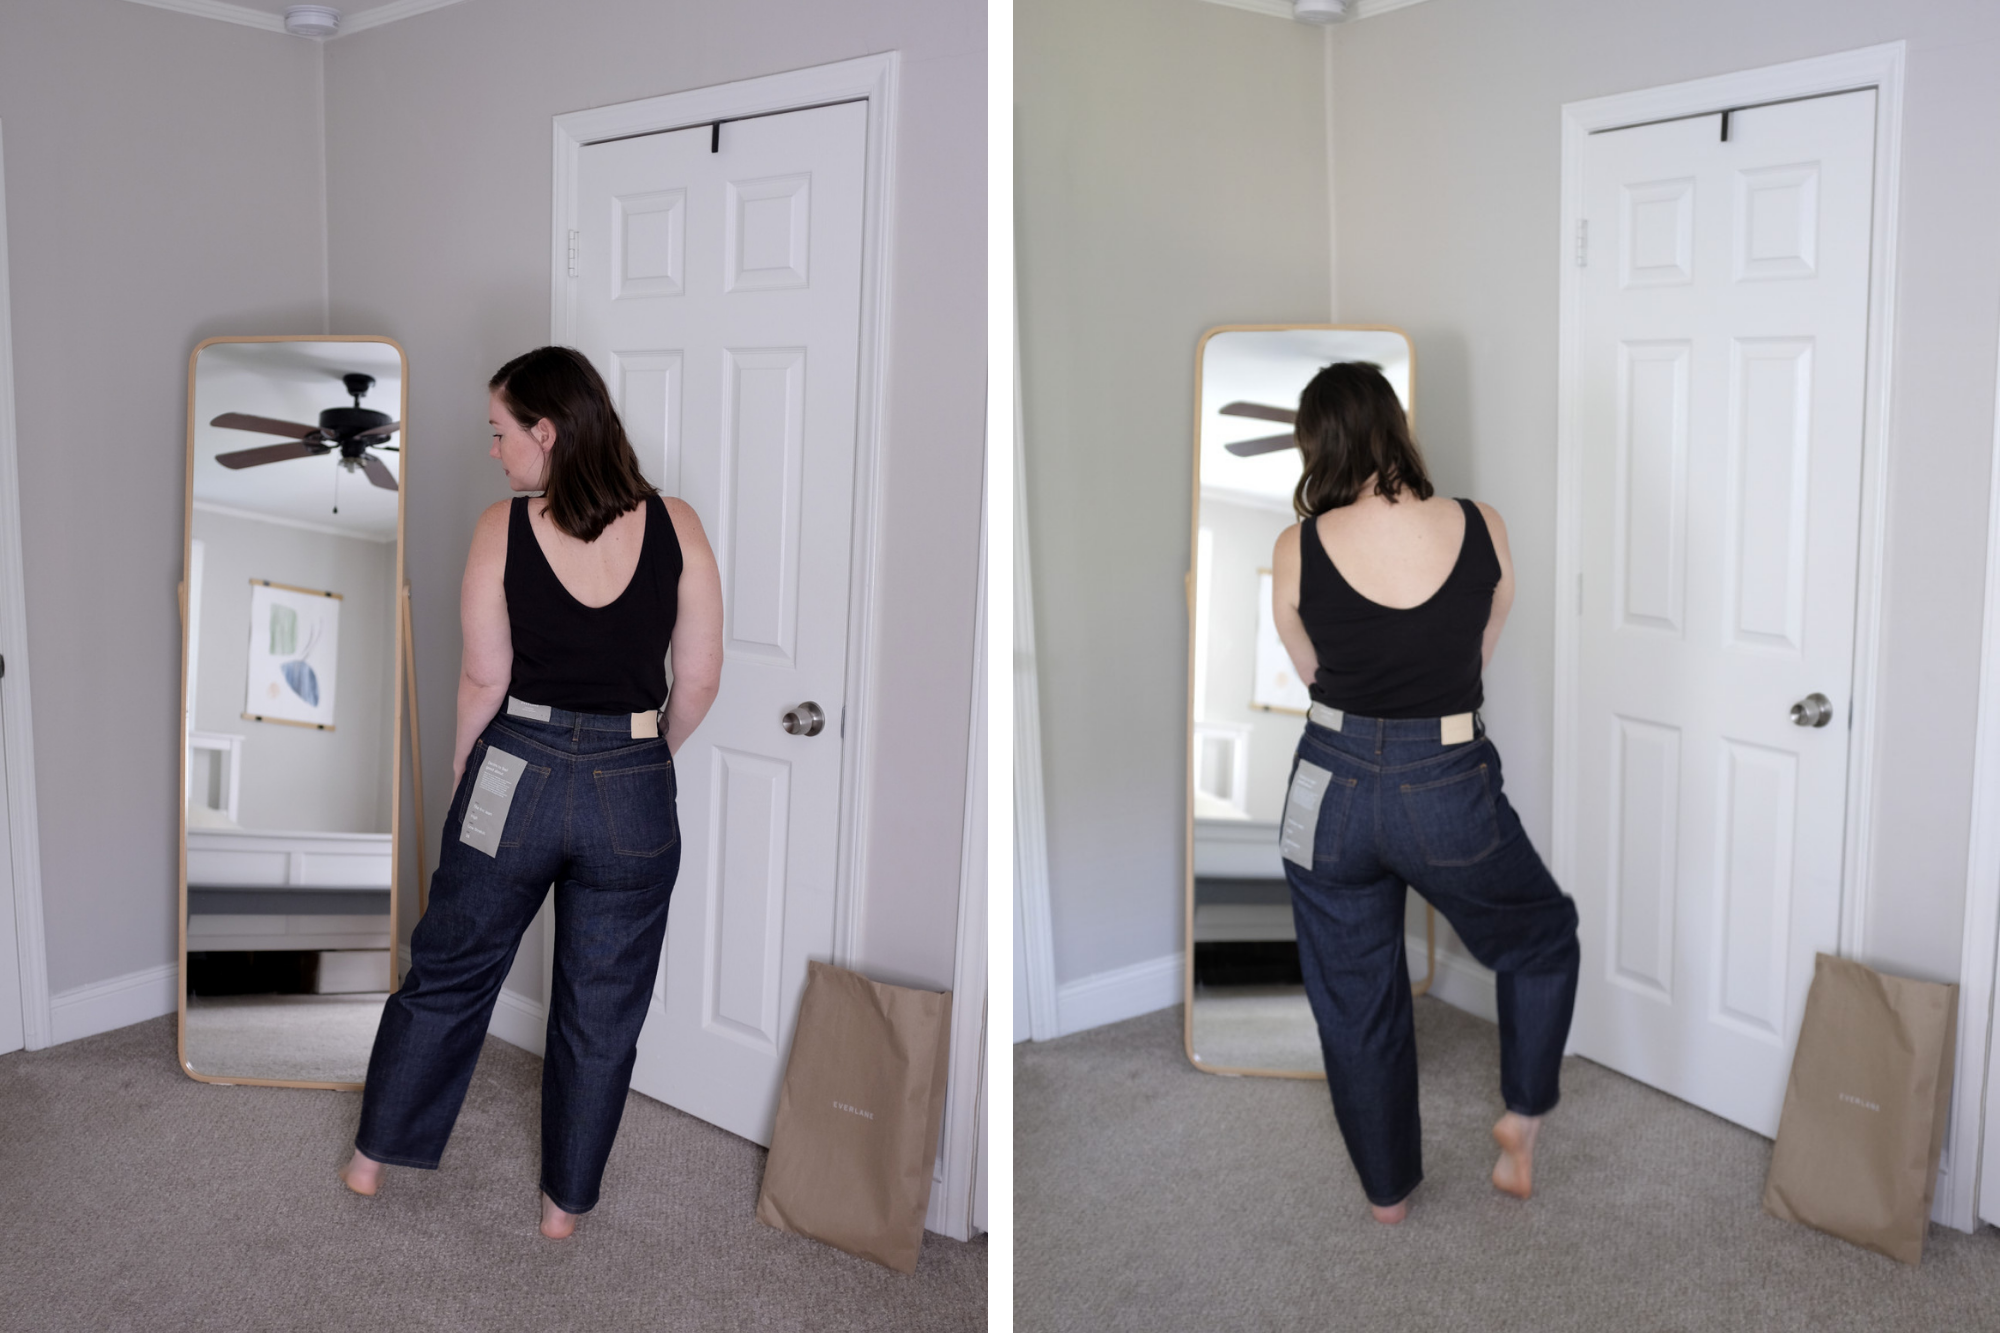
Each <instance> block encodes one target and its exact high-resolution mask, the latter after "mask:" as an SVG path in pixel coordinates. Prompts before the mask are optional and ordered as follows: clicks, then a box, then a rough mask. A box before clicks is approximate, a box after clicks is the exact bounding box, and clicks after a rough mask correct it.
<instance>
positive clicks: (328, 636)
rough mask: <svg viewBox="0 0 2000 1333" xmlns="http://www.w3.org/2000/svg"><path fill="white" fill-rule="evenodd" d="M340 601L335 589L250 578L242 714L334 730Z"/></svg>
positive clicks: (248, 716)
mask: <svg viewBox="0 0 2000 1333" xmlns="http://www.w3.org/2000/svg"><path fill="white" fill-rule="evenodd" d="M340 602H341V596H340V594H339V593H337V592H322V591H318V590H316V589H313V588H295V587H292V586H291V585H290V584H285V583H272V582H270V581H269V580H268V579H252V580H250V645H249V651H250V659H249V669H248V670H247V671H246V672H245V688H244V696H245V697H244V701H243V716H244V717H245V718H247V719H248V720H250V721H252V722H287V723H290V724H292V725H294V726H301V727H315V728H318V729H319V730H321V731H332V730H333V701H334V686H335V684H336V680H337V673H338V665H339V661H340Z"/></svg>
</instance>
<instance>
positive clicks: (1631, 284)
mask: <svg viewBox="0 0 2000 1333" xmlns="http://www.w3.org/2000/svg"><path fill="white" fill-rule="evenodd" d="M1723 133H1724V131H1723V118H1722V117H1721V116H1720V115H1713V116H1705V117H1699V118H1694V119H1688V120H1679V121H1672V122H1668V123H1664V124H1657V125H1651V126H1643V127H1639V128H1634V129H1626V130H1616V131H1610V132H1603V133H1599V134H1595V135H1593V136H1592V137H1591V138H1590V140H1589V143H1588V147H1587V148H1586V150H1585V162H1584V172H1585V180H1584V200H1585V211H1586V217H1587V219H1588V238H1589V250H1588V271H1587V273H1586V274H1585V276H1584V296H1583V304H1584V310H1583V341H1582V346H1581V350H1582V362H1581V371H1582V377H1581V395H1580V397H1579V400H1578V403H1579V422H1580V424H1581V427H1582V431H1581V440H1582V444H1583V449H1582V463H1581V469H1580V475H1579V480H1580V483H1581V493H1582V513H1583V527H1582V537H1583V542H1582V554H1583V559H1582V569H1583V571H1584V572H1583V586H1582V588H1581V589H1580V590H1579V592H1578V594H1577V595H1578V597H1579V599H1580V600H1579V611H1580V615H1581V617H1582V632H1581V635H1580V642H1581V653H1580V667H1581V671H1580V676H1579V686H1580V689H1579V696H1578V701H1577V707H1578V709H1579V714H1578V719H1577V721H1578V726H1577V736H1578V762H1579V764H1580V766H1581V770H1580V771H1581V774H1582V781H1581V782H1580V783H1579V784H1578V792H1579V798H1578V821H1577V829H1578V834H1577V837H1578V843H1577V852H1578V855H1577V857H1576V859H1575V862H1574V864H1575V866H1576V872H1575V873H1576V877H1577V882H1576V883H1573V884H1569V885H1566V886H1565V887H1566V888H1568V889H1569V891H1570V892H1571V893H1573V894H1574V895H1575V896H1576V899H1577V905H1578V908H1579V910H1580V912H1581V915H1582V919H1583V950H1584V970H1583V980H1582V987H1581V992H1580V994H1579V997H1578V1004H1577V1016H1576V1025H1575V1037H1574V1043H1575V1048H1576V1049H1577V1050H1578V1051H1580V1052H1581V1053H1582V1054H1584V1055H1587V1056H1589V1057H1590V1058H1592V1059H1594V1060H1597V1061H1599V1062H1600V1063H1603V1064H1607V1065H1610V1066H1611V1067H1612V1068H1614V1069H1617V1070H1620V1071H1621V1072H1623V1073H1626V1074H1629V1075H1631V1076H1632V1077H1634V1078H1637V1079H1640V1080H1641V1081H1643V1082H1646V1083H1649V1084H1652V1085H1653V1086H1655V1087H1658V1088H1661V1089H1664V1090H1665V1091H1667V1092H1670V1093H1673V1094H1674V1095H1675V1096H1678V1097H1681V1098H1684V1099H1686V1100H1688V1101H1690V1102H1693V1103H1695V1104H1696V1105H1698V1106H1701V1107H1704V1108H1705V1109H1707V1110H1710V1111H1712V1112H1714V1113H1715V1114H1717V1115H1720V1116H1723V1117H1725V1118H1727V1119H1729V1120H1732V1121H1735V1122H1736V1123H1738V1124H1741V1125H1745V1126H1747V1127H1749V1128H1751V1129H1754V1130H1756V1131H1758V1132H1759V1133H1763V1134H1773V1133H1775V1132H1776V1129H1777V1123H1778V1112H1779V1108H1780V1105H1781V1103H1782V1101H1783V1096H1784V1086H1785V1079H1786V1074H1787V1071H1788V1070H1789V1068H1790V1065H1791V1056H1792V1048H1793V1044H1794V1042H1795V1040H1796V1038H1797V1032H1798V1023H1799V1017H1800V1011H1801V1009H1802V1007H1803V1004H1804V999H1805V992H1806V988H1807V986H1808V984H1809V983H1810V981H1811V979H1812V970H1813V968H1812V960H1813V954H1814V953H1815V952H1816V951H1820V950H1824V951H1827V952H1833V951H1834V950H1835V948H1836V946H1837V942H1838V939H1839V920H1840V892H1841V887H1840V886H1841V857H1842V849H1843V846H1844V843H1845V838H1844V829H1845V821H1846V778H1847V750H1848V744H1849V718H1850V701H1851V697H1852V690H1851V682H1852V674H1853V668H1852V659H1853V648H1854V618H1855V577H1856V575H1855V571H1856V556H1857V542H1858V531H1859V521H1860V496H1861V442H1862V392H1863V384H1864V380H1865V375H1864V371H1865V353H1866V319H1867V308H1868V264H1869V230H1870V217H1871V193H1872V189H1873V183H1872V171H1873V158H1874V141H1875V94H1874V92H1873V91H1862V92H1855V93H1848V94H1843V95H1840V96H1834V97H1824V98H1816V99H1813V100H1808V101H1800V102H1793V103H1787V104H1783V105H1774V106H1767V107H1759V108H1754V109H1751V110H1747V111H1738V112H1735V113H1733V114H1731V115H1730V116H1729V117H1728V127H1727V139H1726V140H1725V138H1724V137H1723ZM1814 695H1819V696H1823V697H1824V698H1825V700H1826V701H1827V707H1828V710H1829V713H1830V722H1829V723H1828V724H1827V725H1825V726H1822V727H1812V726H1799V725H1795V724H1794V721H1793V719H1792V716H1791V710H1792V706H1793V704H1794V703H1796V702H1799V701H1802V700H1806V699H1808V698H1809V696H1814Z"/></svg>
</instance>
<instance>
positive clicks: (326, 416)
mask: <svg viewBox="0 0 2000 1333" xmlns="http://www.w3.org/2000/svg"><path fill="white" fill-rule="evenodd" d="M341 382H342V383H343V384H345V385H346V386H347V392H348V393H349V394H350V395H351V396H352V397H353V399H354V405H353V406H352V407H329V408H327V409H326V410H325V411H323V412H321V413H320V414H319V424H318V425H317V426H307V425H304V424H302V423H300V422H296V421H279V420H277V419H276V418H275V417H260V416H255V415H252V414H251V413H248V412H224V413H223V414H222V415H221V416H219V417H217V418H215V420H213V421H211V422H209V423H208V424H209V425H211V426H221V427H223V428H224V429H226V430H249V431H256V432H257V433H259V434H261V435H285V436H290V437H291V438H289V439H287V440H286V441H285V442H284V443H282V444H265V445H259V446H257V447H256V448H254V449H237V450H233V451H231V452H229V453H226V454H217V455H216V456H215V461H216V462H218V463H220V464H222V466H224V467H226V468H235V469H242V468H248V467H262V466H263V465H264V464H266V463H282V462H284V461H286V460H287V459H291V458H320V457H323V456H325V455H327V454H332V453H336V452H337V453H338V454H339V461H340V466H341V467H342V468H344V469H346V470H347V471H349V472H353V471H355V470H357V469H359V470H360V471H361V473H362V474H363V475H365V476H366V477H367V478H368V480H369V481H370V482H371V483H373V484H374V485H376V486H379V487H381V488H382V489H383V490H385V491H393V490H395V489H396V474H395V473H393V472H391V471H390V470H389V468H388V466H387V465H386V464H385V463H383V462H382V460H381V459H379V458H377V457H376V456H375V455H374V454H373V453H371V452H369V451H370V450H378V449H379V450H382V451H385V452H388V453H398V452H400V450H398V449H397V447H396V446H395V445H393V444H390V443H388V440H389V438H390V437H391V436H392V435H394V434H395V433H396V432H397V431H398V430H400V429H401V428H402V425H403V423H402V422H400V421H391V420H390V419H389V416H388V414H387V413H386V412H377V411H375V410H373V409H372V408H366V407H363V406H362V405H361V399H362V397H363V396H364V395H365V394H366V393H367V392H368V390H369V388H370V387H371V386H372V385H373V384H374V383H375V377H374V376H373V375H362V374H352V375H343V376H341Z"/></svg>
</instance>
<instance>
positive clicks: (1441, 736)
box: [1306, 703, 1486, 745]
mask: <svg viewBox="0 0 2000 1333" xmlns="http://www.w3.org/2000/svg"><path fill="white" fill-rule="evenodd" d="M1306 725H1307V726H1308V727H1319V728H1320V729H1322V730H1324V731H1336V732H1339V733H1341V734H1342V735H1346V736H1358V735H1371V734H1372V735H1374V736H1375V737H1376V738H1377V739H1379V740H1384V741H1402V740H1409V741H1437V742H1439V743H1441V744H1444V745H1463V744H1464V743H1466V742H1467V741H1473V740H1477V739H1479V737H1481V736H1484V735H1485V734H1486V722H1485V719H1484V718H1482V717H1480V715H1479V711H1478V710H1477V709H1474V710H1473V711H1472V712H1470V713H1454V714H1452V715H1451V716H1450V717H1362V716H1361V715H1360V714H1358V713H1344V712H1342V711H1341V710H1340V709H1338V708H1329V707H1328V706H1327V705H1325V704H1322V703H1315V704H1314V705H1313V706H1312V708H1311V709H1310V710H1308V711H1307V713H1306Z"/></svg>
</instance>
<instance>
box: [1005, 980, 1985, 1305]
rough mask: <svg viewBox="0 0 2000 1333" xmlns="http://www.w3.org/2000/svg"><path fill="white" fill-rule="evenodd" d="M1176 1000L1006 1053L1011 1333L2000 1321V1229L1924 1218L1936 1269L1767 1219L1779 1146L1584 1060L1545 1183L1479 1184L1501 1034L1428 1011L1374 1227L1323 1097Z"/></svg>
mask: <svg viewBox="0 0 2000 1333" xmlns="http://www.w3.org/2000/svg"><path fill="white" fill-rule="evenodd" d="M1180 1021H1181V1015H1180V1010H1179V1009H1166V1010H1161V1011H1160V1012H1158V1013H1154V1014H1148V1015H1145V1016H1144V1017H1141V1018H1135V1019H1133V1020H1131V1021H1130V1022H1126V1023H1120V1024H1116V1025H1114V1026H1111V1027H1105V1028H1098V1029H1096V1030H1094V1031H1090V1032H1083V1033H1078V1034H1077V1035H1075V1036H1073V1037H1065V1038H1063V1039H1062V1040H1060V1041H1053V1042H1041V1043H1034V1042H1024V1043H1022V1044H1020V1045H1017V1046H1016V1047H1015V1048H1014V1052H1015V1062H1014V1068H1015V1075H1014V1184H1015V1196H1014V1197H1015V1203H1014V1227H1015V1236H1016V1242H1015V1250H1014V1256H1015V1257H1014V1265H1015V1268H1014V1272H1015V1288H1014V1290H1015V1327H1016V1328H1017V1329H1019V1330H1022V1333H1056V1331H1058V1330H1062V1331H1065V1333H1066V1331H1067V1330H1077V1331H1078V1333H1100V1331H1112V1330H1125V1329H1130V1330H1135V1333H1141V1331H1142V1333H1176V1331H1177V1330H1203V1331H1204V1333H1206V1331H1207V1330H1223V1329H1227V1330H1266V1329H1268V1330H1273V1331H1274V1333H1276V1331H1278V1330H1295V1329H1298V1330H1303V1329H1312V1330H1316V1331H1317V1330H1345V1329H1368V1330H1405V1329H1407V1330H1413V1331H1419V1333H1500V1331H1502V1330H1514V1329H1519V1330H1535V1331H1536V1333H1542V1331H1544V1330H1588V1331H1590V1333H1598V1331H1599V1330H1604V1331H1607V1333H1641V1331H1645V1330H1689V1331H1692V1330H1755V1333H1779V1331H1789V1330H1799V1331H1800V1333H1804V1331H1805V1330H1813V1331H1814V1333H1817V1331H1818V1330H1870V1331H1871V1333H1873V1331H1884V1333H1929V1330H1972V1329H1979V1330H1986V1329H2000V1234H1996V1233H1995V1231H1994V1229H1993V1228H1991V1227H1982V1228H1981V1229H1980V1230H1979V1231H1978V1232H1977V1233H1976V1234H1973V1235H1965V1234H1962V1233H1960V1232H1956V1231H1951V1230H1948V1229H1946V1228H1943V1227H1937V1226H1933V1227H1932V1228H1931V1229H1930V1239H1929V1241H1928V1243H1927V1248H1926V1250H1925V1255H1924V1262H1923V1266H1922V1267H1921V1268H1915V1269H1912V1268H1907V1267H1905V1266H1903V1265H1901V1264H1897V1263H1893V1262H1891V1261H1890V1260H1887V1259H1884V1258H1881V1257H1880V1256H1878V1255H1874V1254H1870V1253H1867V1252H1866V1251H1863V1250H1858V1249H1855V1248H1853V1247H1852V1246H1850V1245H1847V1244H1845V1243H1843V1242H1841V1241H1838V1240H1835V1239H1833V1238H1832V1237H1829V1236H1824V1235H1821V1234H1820V1233H1818V1232H1815V1231H1809V1230H1807V1229H1805V1228H1803V1227H1798V1226H1793V1225H1791V1224H1789V1223H1785V1222H1780V1221H1778V1220H1777V1219H1775V1218H1772V1217H1769V1216H1766V1215H1765V1214H1764V1213H1763V1211H1762V1210H1761V1209H1760V1207H1759V1205H1758V1201H1759V1198H1760V1196H1761V1195H1762V1192H1763V1185H1764V1172H1765V1168H1766V1166H1767V1165H1768V1164H1769V1161H1770V1153H1771V1146H1770V1143H1769V1141H1768V1140H1766V1139H1763V1138H1760V1137H1758V1136H1757V1135H1755V1134H1752V1133H1750V1132H1748V1131H1747V1130H1743V1129H1739V1128H1737V1127H1736V1126H1734V1125H1731V1124H1728V1123H1726V1122H1724V1121H1722V1120H1718V1119H1716V1118H1715V1117H1713V1116H1711V1115H1708V1114H1707V1113H1706V1112H1703V1111H1698V1110H1696V1109H1695V1108H1693V1107H1691V1106H1689V1105H1687V1104H1686V1103H1684V1102H1679V1101H1675V1100H1674V1099H1673V1098H1670V1097H1667V1096H1665V1095H1664V1094H1662V1093H1659V1092H1655V1091H1654V1090H1652V1089H1651V1088H1647V1087H1644V1086H1642V1085H1641V1084H1638V1083H1634V1082H1633V1081H1631V1080H1630V1079H1627V1078H1623V1077H1621V1076H1619V1075H1617V1074H1614V1073H1611V1072H1610V1071H1609V1070H1606V1069H1603V1068H1601V1067H1599V1066H1597V1065H1593V1064H1590V1063H1588V1062H1587V1061H1583V1060H1575V1059H1572V1060H1569V1061H1567V1062H1565V1064H1564V1066H1563V1089H1564V1095H1563V1104H1562V1105H1561V1106H1560V1107H1558V1108H1557V1109H1556V1111H1555V1112H1554V1113H1553V1114H1552V1115H1551V1116H1550V1118H1549V1121H1548V1124H1547V1128H1546V1129H1545V1131H1544V1133H1543V1136H1542V1144H1541V1151H1540V1153H1539V1154H1538V1162H1537V1180H1536V1184H1537V1194H1536V1197H1535V1198H1534V1199H1533V1200H1531V1201H1529V1202H1527V1203H1525V1204H1524V1203H1521V1202H1519V1201H1517V1200H1513V1199H1510V1198H1507V1197H1506V1196H1504V1195H1501V1194H1499V1193H1498V1192H1496V1191H1495V1190H1494V1189H1493V1187H1492V1185H1491V1184H1490V1183H1489V1182H1488V1180H1487V1173H1488V1172H1489V1171H1490V1170H1491V1169H1492V1164H1493V1155H1494V1154H1493V1147H1492V1141H1491V1139H1489V1138H1488V1137H1487V1134H1488V1130H1489V1129H1490V1127H1491V1125H1492V1123H1493V1121H1494V1119H1495V1118H1496V1117H1497V1116H1498V1115H1499V1114H1500V1111H1501V1110H1502V1107H1501V1105H1500V1098H1499V1090H1498V1071H1499V1050H1498V1045H1497V1040H1496V1034H1495V1031H1494V1028H1493V1026H1492V1025H1491V1024H1489V1023H1486V1022H1483V1021H1481V1020H1479V1019H1477V1018H1473V1017H1471V1016H1469V1015H1467V1014H1464V1013H1461V1012H1459V1011H1458V1010H1455V1009H1451V1008H1448V1007H1446V1006H1445V1005H1443V1004H1441V1003H1440V1002H1438V1001H1437V1000H1435V999H1421V1000H1418V1001H1417V1040H1418V1047H1419V1059H1420V1061H1421V1068H1422V1080H1423V1082H1422V1113H1423V1118H1424V1169H1425V1173H1426V1180H1425V1183H1424V1184H1423V1185H1422V1186H1421V1187H1420V1188H1419V1189H1418V1190H1417V1193H1416V1195H1415V1197H1414V1198H1413V1199H1412V1201H1411V1213H1410V1217H1409V1220H1408V1221H1407V1222H1405V1223H1404V1224H1403V1225H1402V1226H1400V1227H1396V1228H1389V1227H1383V1226H1379V1225H1377V1224H1376V1223H1375V1222H1373V1221H1371V1220H1370V1219H1369V1216H1368V1207H1367V1201H1366V1200H1365V1199H1363V1198H1362V1195H1361V1191H1360V1187H1359V1186H1358V1185H1357V1184H1356V1182H1355V1179H1354V1172H1353V1168H1352V1167H1351V1166H1350V1165H1349V1164H1348V1161H1347V1154H1346V1151H1345V1150H1344V1149H1343V1148H1342V1147H1341V1143H1340V1138H1339V1131H1338V1130H1337V1129H1336V1128H1335V1125H1334V1121H1333V1108H1332V1105H1331V1103H1330V1102H1329V1101H1328V1099H1327V1092H1326V1085H1325V1084H1324V1083H1318V1082H1312V1083H1307V1082H1301V1081H1298V1080H1294V1079H1248V1078H1221V1077H1217V1076H1215V1075H1212V1074H1203V1073H1200V1072H1198V1071H1196V1070H1194V1069H1193V1068H1191V1067H1190V1066H1189V1065H1188V1063H1187V1061H1186V1059H1185V1058H1184V1057H1183V1056H1182V1054H1181V1040H1180V1033H1181V1029H1180Z"/></svg>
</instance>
